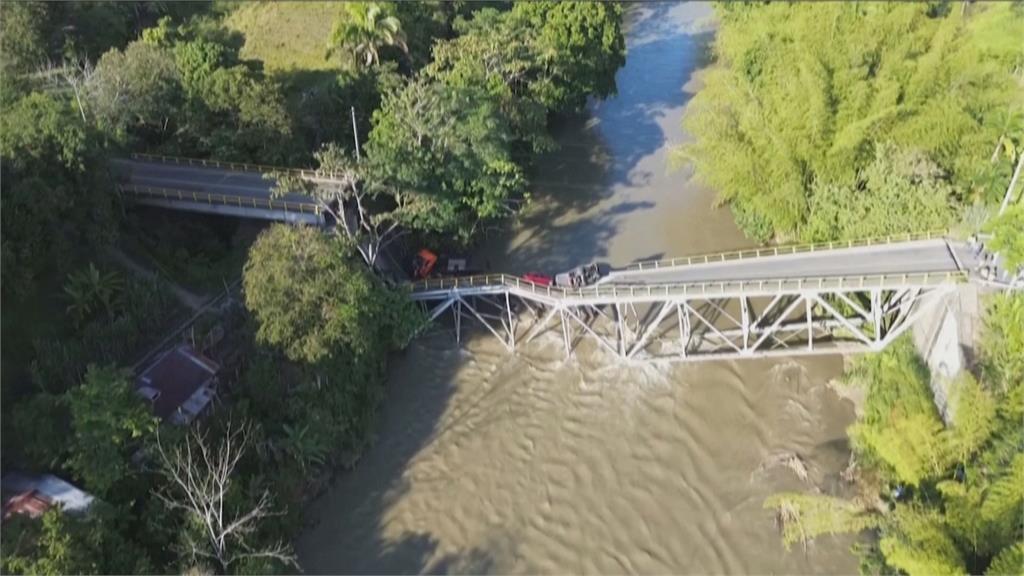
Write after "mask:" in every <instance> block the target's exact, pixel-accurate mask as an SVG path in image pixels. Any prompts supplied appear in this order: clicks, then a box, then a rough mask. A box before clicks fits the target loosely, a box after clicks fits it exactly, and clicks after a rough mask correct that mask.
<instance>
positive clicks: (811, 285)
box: [411, 271, 968, 300]
mask: <svg viewBox="0 0 1024 576" xmlns="http://www.w3.org/2000/svg"><path fill="white" fill-rule="evenodd" d="M967 279H968V276H967V273H966V272H959V271H958V272H920V273H914V274H878V275H863V276H837V277H830V278H824V277H822V278H791V279H771V280H767V279H766V280H732V281H722V282H688V283H678V284H640V285H637V284H633V285H630V284H596V285H593V286H587V287H582V288H564V287H560V286H551V285H548V286H542V285H540V284H537V283H534V282H531V281H529V280H526V279H525V278H520V277H518V276H510V275H508V274H484V275H479V276H465V277H461V278H459V277H456V278H438V279H433V280H421V281H419V282H415V283H413V284H412V285H411V286H412V296H413V298H414V299H420V300H424V299H434V298H443V297H445V296H446V295H448V294H450V293H451V292H453V291H461V290H471V289H473V288H479V289H488V288H493V289H495V291H501V290H503V289H511V290H516V291H517V292H519V293H520V294H535V295H537V296H543V297H547V298H556V299H564V298H579V299H587V298H604V299H616V298H623V299H624V298H637V297H661V296H669V297H671V296H700V295H708V294H719V293H723V292H727V291H741V290H749V291H754V290H757V291H760V292H763V291H766V290H773V291H776V292H799V291H803V290H822V291H824V290H844V289H845V290H859V289H868V288H880V287H888V286H898V285H924V286H932V285H939V284H948V283H952V282H964V281H966V280H967ZM417 296H418V298H417Z"/></svg>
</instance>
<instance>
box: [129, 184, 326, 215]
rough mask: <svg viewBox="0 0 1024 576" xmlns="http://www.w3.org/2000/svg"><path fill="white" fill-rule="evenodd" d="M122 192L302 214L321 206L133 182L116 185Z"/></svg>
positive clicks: (319, 211)
mask: <svg viewBox="0 0 1024 576" xmlns="http://www.w3.org/2000/svg"><path fill="white" fill-rule="evenodd" d="M117 188H118V190H120V191H121V192H122V193H129V194H137V195H140V196H152V197H155V198H162V199H164V200H178V201H182V202H196V203H202V202H205V203H207V204H211V205H212V204H218V205H224V206H238V207H239V208H255V209H261V208H262V209H265V210H283V211H284V212H299V213H302V214H306V213H308V214H315V215H317V216H320V215H321V212H322V210H323V209H322V208H321V206H320V205H319V204H315V203H309V204H305V203H302V202H289V201H287V200H276V199H272V198H256V197H254V196H235V195H231V194H210V193H208V192H198V191H195V190H176V189H173V188H159V187H155V186H137V185H135V184H121V185H119V186H118V187H117Z"/></svg>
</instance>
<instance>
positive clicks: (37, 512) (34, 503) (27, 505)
mask: <svg viewBox="0 0 1024 576" xmlns="http://www.w3.org/2000/svg"><path fill="white" fill-rule="evenodd" d="M52 505H53V503H52V502H51V501H50V499H49V498H47V497H46V496H44V495H42V494H40V493H39V492H38V491H36V490H29V491H28V492H22V493H21V494H17V495H15V496H12V497H11V498H10V499H9V500H7V501H6V502H4V520H6V519H8V518H10V517H11V516H13V515H15V514H24V515H26V516H29V517H31V518H38V517H40V516H42V515H43V512H46V510H47V509H48V508H49V507H50V506H52Z"/></svg>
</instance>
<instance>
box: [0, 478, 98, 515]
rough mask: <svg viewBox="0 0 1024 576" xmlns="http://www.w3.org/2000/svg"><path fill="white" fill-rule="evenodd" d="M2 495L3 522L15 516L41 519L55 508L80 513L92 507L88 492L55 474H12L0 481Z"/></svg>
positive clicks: (90, 496)
mask: <svg viewBox="0 0 1024 576" xmlns="http://www.w3.org/2000/svg"><path fill="white" fill-rule="evenodd" d="M0 492H2V494H3V519H4V520H6V519H8V518H10V517H11V516H13V515H15V514H24V515H26V516H30V517H32V518H38V517H40V516H42V515H43V513H44V512H46V511H47V510H49V509H50V508H51V507H53V506H60V507H61V509H63V510H64V511H65V512H69V513H72V514H81V513H84V512H86V511H88V510H89V507H90V506H92V503H93V500H94V499H95V498H93V496H92V495H90V494H89V493H88V492H85V491H83V490H80V489H79V488H78V487H76V486H75V485H73V484H71V483H70V482H67V481H65V480H61V479H60V478H58V477H56V476H54V475H52V474H38V475H36V474H26V473H23V472H11V473H8V474H6V475H4V477H3V478H0Z"/></svg>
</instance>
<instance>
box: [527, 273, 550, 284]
mask: <svg viewBox="0 0 1024 576" xmlns="http://www.w3.org/2000/svg"><path fill="white" fill-rule="evenodd" d="M523 278H524V279H525V280H529V281H530V282H533V283H534V284H538V285H540V286H550V285H551V276H548V275H547V274H541V273H540V272H528V273H526V274H523Z"/></svg>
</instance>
